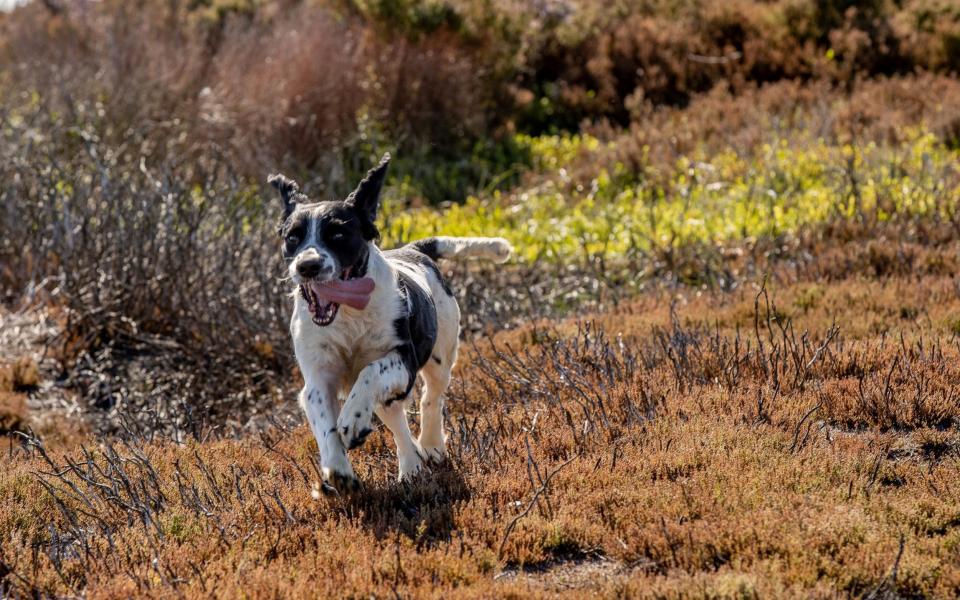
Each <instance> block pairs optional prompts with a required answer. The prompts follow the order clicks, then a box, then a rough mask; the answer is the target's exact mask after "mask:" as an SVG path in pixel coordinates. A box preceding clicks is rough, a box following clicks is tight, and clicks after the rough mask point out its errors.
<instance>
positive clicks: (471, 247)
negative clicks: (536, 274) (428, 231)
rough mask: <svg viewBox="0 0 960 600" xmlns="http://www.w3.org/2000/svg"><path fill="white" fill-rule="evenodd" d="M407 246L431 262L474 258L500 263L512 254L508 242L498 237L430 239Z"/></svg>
mask: <svg viewBox="0 0 960 600" xmlns="http://www.w3.org/2000/svg"><path fill="white" fill-rule="evenodd" d="M409 246H410V247H412V248H413V249H414V250H417V251H419V252H422V253H423V254H426V255H427V256H429V257H430V258H431V259H433V260H437V259H440V258H449V259H457V258H468V257H476V258H486V259H488V260H492V261H494V262H498V263H502V262H506V260H507V259H508V258H510V254H511V253H512V252H513V248H512V247H511V246H510V242H508V241H507V240H505V239H503V238H499V237H496V238H489V237H430V238H424V239H422V240H417V241H416V242H411V243H410V244H409Z"/></svg>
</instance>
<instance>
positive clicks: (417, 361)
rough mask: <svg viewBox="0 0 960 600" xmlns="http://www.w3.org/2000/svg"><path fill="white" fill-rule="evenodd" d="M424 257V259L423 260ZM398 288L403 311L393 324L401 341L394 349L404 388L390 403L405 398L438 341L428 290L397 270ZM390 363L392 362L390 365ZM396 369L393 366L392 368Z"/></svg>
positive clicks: (434, 311) (433, 308) (435, 316)
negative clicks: (404, 371)
mask: <svg viewBox="0 0 960 600" xmlns="http://www.w3.org/2000/svg"><path fill="white" fill-rule="evenodd" d="M424 258H426V257H424ZM397 288H398V289H399V291H400V297H401V299H402V302H403V312H402V313H401V315H400V317H399V318H397V320H395V321H394V322H393V328H394V330H395V332H396V334H397V338H399V339H400V345H398V346H397V347H396V348H395V350H396V351H397V353H398V354H399V355H400V360H401V361H402V362H403V366H404V367H406V369H407V374H408V376H409V377H408V381H407V389H406V390H405V391H404V392H403V394H400V395H398V396H397V398H394V399H392V400H390V401H388V402H387V403H386V404H388V405H389V404H390V403H391V402H393V400H399V399H403V398H406V397H407V396H408V395H409V394H410V390H412V389H413V384H414V382H416V380H417V372H418V371H420V369H421V368H422V367H423V365H425V364H427V361H428V360H430V355H431V354H432V353H433V346H434V344H436V342H437V307H436V306H435V305H434V303H433V297H432V296H431V295H430V292H429V291H428V290H425V289H423V288H421V287H420V286H419V285H417V282H416V281H414V280H413V278H411V277H410V276H409V275H407V274H406V273H404V272H403V271H397ZM391 364H392V363H391ZM394 366H395V365H394Z"/></svg>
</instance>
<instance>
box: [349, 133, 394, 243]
mask: <svg viewBox="0 0 960 600" xmlns="http://www.w3.org/2000/svg"><path fill="white" fill-rule="evenodd" d="M389 164H390V153H389V152H388V153H386V154H384V155H383V158H381V159H380V164H378V165H377V166H376V167H374V168H372V169H370V171H368V172H367V176H366V177H364V178H363V181H361V182H360V185H358V186H357V189H355V190H353V193H351V194H350V195H349V196H347V199H346V203H347V204H349V205H351V206H352V207H353V208H354V209H355V210H356V211H357V212H358V213H359V214H360V217H361V218H362V219H363V220H364V221H365V224H364V225H365V227H364V229H365V233H366V234H368V237H369V238H370V239H373V238H375V237H377V229H376V226H375V225H374V223H376V221H377V209H378V208H379V207H380V191H381V190H382V189H383V180H384V179H386V177H387V166H388V165H389Z"/></svg>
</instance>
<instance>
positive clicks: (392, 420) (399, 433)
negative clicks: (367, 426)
mask: <svg viewBox="0 0 960 600" xmlns="http://www.w3.org/2000/svg"><path fill="white" fill-rule="evenodd" d="M375 410H376V412H377V416H378V417H380V420H381V421H383V424H384V425H386V426H387V429H389V430H390V432H391V433H392V434H393V440H394V441H395V442H396V443H397V462H398V463H399V464H400V475H399V479H400V480H401V481H402V480H404V479H406V478H408V477H412V476H413V475H416V474H417V473H418V472H419V471H420V467H421V466H423V456H422V454H421V452H420V446H419V445H417V442H415V441H414V439H413V435H412V434H411V433H410V424H409V423H408V422H407V412H406V410H404V407H403V402H402V401H400V400H397V401H395V402H391V403H390V404H381V405H378V406H377V407H376V409H375Z"/></svg>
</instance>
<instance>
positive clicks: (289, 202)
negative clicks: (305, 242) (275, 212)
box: [267, 173, 307, 222]
mask: <svg viewBox="0 0 960 600" xmlns="http://www.w3.org/2000/svg"><path fill="white" fill-rule="evenodd" d="M267 183H269V184H270V185H272V186H273V187H274V189H276V190H277V192H279V194H280V200H281V201H282V202H283V219H282V221H285V220H286V219H287V217H289V216H290V213H292V212H293V211H294V209H295V208H296V205H297V204H298V203H299V202H306V201H307V197H306V196H304V195H303V194H301V193H300V186H299V185H297V182H296V181H294V180H292V179H290V178H289V177H286V176H285V175H283V174H282V173H277V174H276V175H271V176H270V177H267ZM282 221H281V222H282Z"/></svg>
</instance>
